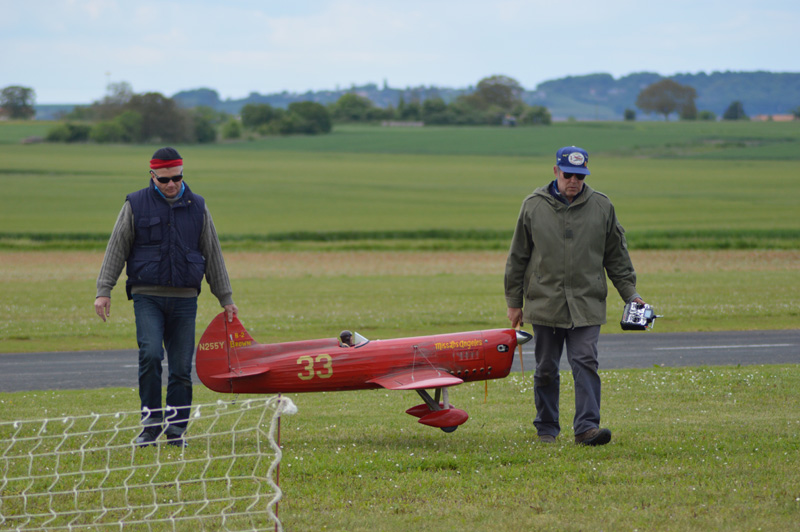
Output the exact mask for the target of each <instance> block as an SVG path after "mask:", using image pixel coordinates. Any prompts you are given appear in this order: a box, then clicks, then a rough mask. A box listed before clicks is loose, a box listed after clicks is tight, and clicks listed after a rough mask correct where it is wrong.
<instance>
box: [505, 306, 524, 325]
mask: <svg viewBox="0 0 800 532" xmlns="http://www.w3.org/2000/svg"><path fill="white" fill-rule="evenodd" d="M508 319H509V321H510V322H511V327H512V328H514V329H516V328H517V326H518V325H519V326H520V327H522V325H524V324H523V323H522V309H521V308H511V307H509V308H508Z"/></svg>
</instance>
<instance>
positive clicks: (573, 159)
mask: <svg viewBox="0 0 800 532" xmlns="http://www.w3.org/2000/svg"><path fill="white" fill-rule="evenodd" d="M567 160H568V161H569V164H571V165H572V166H583V164H584V163H585V162H586V159H585V158H584V157H583V154H582V153H580V152H577V151H574V152H572V153H570V154H569V157H568V159H567Z"/></svg>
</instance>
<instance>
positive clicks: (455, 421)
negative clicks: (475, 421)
mask: <svg viewBox="0 0 800 532" xmlns="http://www.w3.org/2000/svg"><path fill="white" fill-rule="evenodd" d="M468 419H469V415H468V414H467V413H466V412H464V411H463V410H461V409H459V408H448V409H447V410H437V411H436V412H431V413H430V414H427V415H424V416H422V417H421V418H419V422H420V423H422V424H423V425H428V426H429V427H439V428H440V429H441V428H453V430H455V427H457V426H458V425H461V424H462V423H464V422H465V421H466V420H468Z"/></svg>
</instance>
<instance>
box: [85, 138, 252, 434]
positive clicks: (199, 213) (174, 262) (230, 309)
mask: <svg viewBox="0 0 800 532" xmlns="http://www.w3.org/2000/svg"><path fill="white" fill-rule="evenodd" d="M126 263H127V274H128V281H127V283H126V291H127V294H128V299H132V300H133V310H134V314H135V316H136V340H137V342H138V344H139V398H140V400H141V406H142V424H143V425H144V430H143V431H142V433H141V434H139V436H138V437H137V438H136V440H135V444H136V445H138V446H142V447H146V446H149V445H155V442H156V440H157V439H158V437H159V436H160V435H161V433H162V432H164V433H165V435H166V440H167V444H168V445H175V446H178V447H184V446H185V445H186V441H185V439H184V437H183V435H184V432H185V431H186V426H187V422H188V419H189V410H190V407H191V404H192V357H193V356H194V337H195V317H196V315H197V296H198V295H199V294H200V284H201V282H202V280H203V277H205V278H206V280H207V281H208V284H209V286H210V287H211V293H213V294H214V295H215V296H216V297H217V299H218V300H219V303H220V305H221V306H222V307H223V308H224V309H225V312H226V313H227V316H228V321H231V320H232V319H233V316H235V315H236V314H237V313H238V310H239V309H238V308H237V307H236V305H235V304H234V302H233V298H232V296H233V290H232V289H231V283H230V279H229V278H228V271H227V270H226V268H225V261H224V260H223V258H222V249H221V247H220V243H219V238H218V237H217V231H216V229H215V228H214V222H213V221H212V219H211V214H210V213H209V211H208V208H207V207H206V204H205V200H204V199H203V198H202V197H201V196H198V195H197V194H194V193H192V191H191V189H189V187H188V186H187V185H186V183H185V182H184V181H183V159H182V158H181V156H180V155H179V154H178V152H177V151H176V150H175V149H173V148H169V147H167V148H161V149H159V150H157V151H156V152H155V154H154V155H153V158H152V159H151V160H150V182H149V183H148V186H147V187H146V188H143V189H142V190H139V191H137V192H134V193H133V194H128V196H127V198H126V201H125V204H124V205H123V206H122V210H121V211H120V213H119V216H118V217H117V222H116V224H115V225H114V230H113V231H112V233H111V238H110V239H109V241H108V246H107V248H106V253H105V257H104V258H103V264H102V266H101V267H100V274H99V275H98V277H97V297H96V299H95V303H94V308H95V312H96V313H97V315H98V316H100V318H102V320H103V321H106V318H108V317H109V316H110V315H111V290H112V288H114V285H116V283H117V279H119V276H120V274H121V273H122V268H123V266H124V265H125V264H126ZM162 346H163V347H162ZM164 349H166V352H167V363H168V367H169V380H168V383H167V397H166V404H167V407H166V409H164V408H162V403H161V363H162V361H163V359H164Z"/></svg>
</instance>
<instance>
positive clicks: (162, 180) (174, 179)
mask: <svg viewBox="0 0 800 532" xmlns="http://www.w3.org/2000/svg"><path fill="white" fill-rule="evenodd" d="M153 177H155V178H156V180H157V181H158V182H159V183H161V184H162V185H166V184H167V183H169V182H170V181H172V182H173V183H178V182H180V180H181V179H183V174H178V175H174V176H172V177H159V176H157V175H156V174H153Z"/></svg>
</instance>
